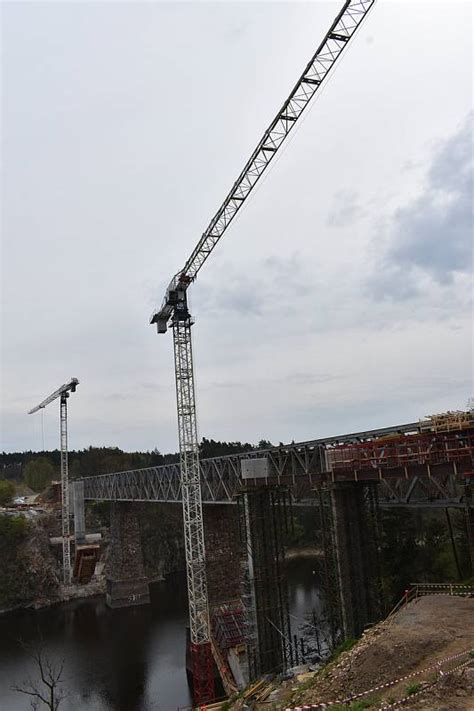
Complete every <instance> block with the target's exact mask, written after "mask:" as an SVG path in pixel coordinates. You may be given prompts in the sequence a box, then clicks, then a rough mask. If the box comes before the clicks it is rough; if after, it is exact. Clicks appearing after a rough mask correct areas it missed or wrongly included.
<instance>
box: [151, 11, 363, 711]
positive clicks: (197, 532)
mask: <svg viewBox="0 0 474 711" xmlns="http://www.w3.org/2000/svg"><path fill="white" fill-rule="evenodd" d="M374 2H375V0H346V1H345V2H344V4H343V7H342V9H341V11H340V12H339V14H338V15H337V17H336V18H335V20H334V22H333V23H332V25H331V27H330V28H329V30H328V32H327V33H326V36H325V37H324V39H323V40H322V42H321V44H320V45H319V47H318V48H317V50H316V52H315V53H314V55H313V56H312V57H311V59H310V61H309V63H308V64H307V66H306V67H305V69H304V71H303V73H302V75H301V76H300V78H299V79H298V81H297V83H296V85H295V87H294V88H293V90H292V92H291V93H290V95H289V97H288V98H287V99H286V101H285V103H284V104H283V106H282V107H281V109H280V110H279V111H278V113H277V114H276V116H275V118H274V119H273V121H272V122H271V124H270V126H269V127H268V128H267V130H266V131H265V133H264V134H263V137H262V139H261V140H260V141H259V143H258V145H257V147H256V148H255V150H254V151H253V153H252V155H251V156H250V158H249V160H248V161H247V163H246V164H245V166H244V168H243V170H242V172H241V173H240V175H239V176H238V178H237V180H236V181H235V183H234V185H233V186H232V188H231V190H230V191H229V193H228V194H227V196H226V198H225V200H224V202H223V203H222V205H221V206H220V208H219V209H218V211H217V212H216V214H215V215H214V217H213V218H212V220H211V221H210V223H209V225H208V227H207V229H206V230H205V232H204V234H203V235H202V237H201V239H200V240H199V242H198V243H197V245H196V247H195V248H194V250H193V252H192V253H191V256H190V257H189V259H188V260H187V262H186V264H185V265H184V267H183V269H180V270H179V271H178V272H177V273H176V274H175V275H174V277H173V278H172V280H171V282H170V284H169V286H168V288H167V289H166V293H165V296H164V299H163V303H162V305H161V308H160V309H159V310H158V311H156V312H155V313H153V315H152V317H151V319H150V323H152V324H156V326H157V330H158V333H166V330H167V327H168V326H171V327H172V330H173V343H174V363H175V378H176V397H177V409H178V433H179V451H180V467H181V488H182V500H183V520H184V535H185V550H186V572H187V587H188V598H189V617H190V631H191V653H192V659H193V679H194V695H195V701H196V703H202V702H205V701H209V700H210V699H212V698H213V678H212V657H211V648H210V629H209V613H208V598H207V584H206V569H205V548H204V529H203V517H202V501H201V482H200V473H199V448H198V435H197V422H196V396H195V387H194V370H193V354H192V344H191V326H192V325H193V323H194V321H193V318H192V316H191V314H190V313H189V309H188V302H187V290H188V288H189V286H190V284H191V283H192V282H193V281H194V280H195V279H196V277H197V275H198V272H199V271H200V269H201V268H202V266H203V264H204V262H205V261H206V259H207V258H208V257H209V255H210V254H211V252H212V250H213V249H214V247H215V246H216V245H217V243H218V242H219V240H220V239H221V237H222V236H223V235H224V233H225V231H226V229H227V228H228V227H229V225H230V223H231V222H232V220H233V219H234V217H235V216H236V214H237V213H238V211H239V210H240V209H241V208H242V205H243V204H244V202H245V201H246V200H247V198H248V197H249V195H250V193H251V192H252V190H253V188H254V187H255V185H256V183H257V182H258V180H259V179H260V178H261V176H262V175H263V173H264V172H265V170H266V169H267V168H268V166H269V165H270V163H271V162H272V160H273V159H274V158H275V155H276V154H277V153H278V151H279V149H280V148H281V146H282V145H283V143H284V142H285V139H286V138H287V136H288V135H289V134H290V133H291V131H292V130H293V129H294V127H295V125H296V124H297V122H298V119H299V118H300V117H301V115H302V113H303V112H304V110H305V109H306V107H307V106H308V104H309V103H310V101H311V99H312V98H313V97H314V96H315V94H316V93H317V92H318V90H319V88H320V87H321V85H322V84H323V83H324V81H325V80H326V78H327V76H328V75H329V73H330V72H331V70H332V68H333V67H334V65H335V63H336V62H337V60H338V58H339V57H340V56H341V54H342V53H343V52H344V50H345V49H346V47H347V45H348V43H349V40H350V39H351V38H352V36H353V35H354V33H355V32H356V30H357V28H358V27H359V26H360V24H361V22H362V21H363V20H364V18H365V17H366V15H367V13H368V12H369V10H370V9H371V7H372V5H373V4H374Z"/></svg>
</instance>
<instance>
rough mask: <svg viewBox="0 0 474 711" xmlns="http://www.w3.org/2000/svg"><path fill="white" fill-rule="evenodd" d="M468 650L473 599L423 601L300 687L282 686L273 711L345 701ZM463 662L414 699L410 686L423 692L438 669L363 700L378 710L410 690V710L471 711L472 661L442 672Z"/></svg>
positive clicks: (473, 629)
mask: <svg viewBox="0 0 474 711" xmlns="http://www.w3.org/2000/svg"><path fill="white" fill-rule="evenodd" d="M467 649H474V598H461V597H450V596H448V595H433V596H428V597H422V598H419V599H418V600H414V601H413V602H411V603H410V604H408V605H407V606H406V607H405V608H404V609H402V610H401V611H400V612H399V613H398V615H397V616H396V617H395V618H393V619H392V621H391V622H390V623H388V622H384V623H381V624H379V625H377V626H376V627H374V628H372V629H371V630H369V631H368V632H367V633H366V634H365V635H364V636H363V638H362V639H361V640H360V642H359V643H358V644H357V645H356V646H355V647H353V649H352V650H350V651H349V652H345V653H344V654H342V655H341V656H340V657H339V658H338V660H337V661H336V662H334V663H333V664H331V665H329V666H328V667H326V668H325V669H324V670H322V671H320V672H319V673H315V674H304V675H302V676H301V677H300V683H298V681H296V682H295V680H292V681H290V682H286V683H285V688H284V689H282V691H281V693H280V694H278V701H277V700H276V699H275V696H273V699H274V700H275V701H277V704H278V705H277V706H276V708H291V707H294V706H299V705H304V704H310V703H318V702H327V701H334V700H337V699H339V700H342V699H346V698H347V697H350V696H351V694H357V693H359V692H362V691H365V690H367V689H370V688H373V687H375V686H379V685H381V684H385V683H387V682H391V681H392V680H394V679H397V678H399V677H402V676H405V675H406V674H411V673H412V672H415V671H418V670H421V669H424V668H425V667H431V666H432V665H433V664H436V662H438V661H439V660H441V659H443V658H445V657H450V656H452V655H455V654H458V653H460V652H463V651H465V650H467ZM464 662H467V664H466V666H465V667H464V668H463V669H460V670H459V671H457V672H454V673H452V674H448V675H446V676H443V678H442V680H441V681H440V682H439V683H437V684H436V685H435V686H433V687H432V688H431V689H426V691H424V692H423V693H420V694H419V695H416V696H415V694H414V693H413V692H414V689H413V686H414V685H419V684H422V686H421V687H418V688H421V689H423V684H424V683H426V684H428V683H429V682H432V681H433V680H435V679H439V678H440V674H439V671H438V670H436V669H435V670H431V671H430V672H427V673H425V674H420V675H419V676H415V677H414V678H413V679H407V680H403V681H401V682H400V683H398V684H396V685H394V686H390V687H389V688H386V689H381V690H376V691H374V692H372V693H371V694H369V695H368V696H364V697H363V698H364V699H368V700H369V701H371V702H372V703H371V705H370V707H367V708H374V709H375V708H378V707H379V706H380V705H381V703H382V702H383V701H384V702H387V700H389V699H390V701H392V702H393V701H395V700H399V699H401V698H402V697H404V696H406V695H407V692H408V691H409V690H410V688H411V692H412V694H413V698H412V699H411V700H410V703H409V707H410V708H416V709H420V711H421V710H422V711H432V710H436V709H437V710H439V711H474V658H472V657H470V656H469V655H466V656H463V657H459V658H458V659H455V660H453V661H451V662H449V663H446V664H445V665H444V666H443V667H442V669H443V670H444V671H445V672H446V671H450V670H451V669H453V668H454V667H456V666H458V665H459V664H461V663H464ZM417 690H418V689H417ZM273 699H272V700H273ZM262 708H263V707H262ZM349 708H350V707H349Z"/></svg>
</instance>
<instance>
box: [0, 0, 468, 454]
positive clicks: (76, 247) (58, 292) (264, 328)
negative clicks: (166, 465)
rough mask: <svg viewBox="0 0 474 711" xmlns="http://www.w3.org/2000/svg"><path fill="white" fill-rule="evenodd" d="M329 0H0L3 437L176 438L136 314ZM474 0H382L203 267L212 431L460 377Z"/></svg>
mask: <svg viewBox="0 0 474 711" xmlns="http://www.w3.org/2000/svg"><path fill="white" fill-rule="evenodd" d="M340 5H341V0H337V1H336V2H319V1H318V2H311V3H299V2H294V1H292V2H278V3H273V2H262V3H257V2H236V3H233V2H224V1H221V2H216V3H211V2H190V3H180V2H173V3H165V2H147V3H141V2H120V3H119V2H76V3H72V2H48V3H43V2H33V3H22V2H11V3H9V2H3V3H2V14H3V21H2V46H3V56H2V92H3V95H2V143H3V170H2V178H3V205H2V233H3V255H2V267H3V297H4V300H3V305H4V306H3V325H2V349H3V350H2V391H3V392H2V394H3V397H2V407H3V433H2V445H1V448H2V449H4V450H6V451H15V450H29V449H33V450H37V449H41V448H42V445H43V436H44V444H45V447H46V448H47V449H53V448H55V447H57V446H58V427H59V424H58V403H57V402H56V403H54V404H52V405H50V406H49V407H48V408H47V409H46V411H45V412H44V416H43V423H42V415H41V413H38V414H36V415H27V414H26V413H27V411H28V410H29V409H30V408H31V407H33V406H34V405H36V404H37V403H38V402H39V401H40V400H42V399H44V398H45V397H46V396H47V395H48V394H49V393H50V392H52V391H53V390H55V389H56V388H57V387H58V386H59V385H60V384H61V383H63V382H65V381H67V380H68V379H69V378H70V377H77V378H79V380H80V386H79V387H78V390H77V393H76V394H75V395H73V396H72V397H71V398H70V400H69V428H70V438H69V444H70V448H76V449H77V448H83V447H86V446H89V445H100V446H103V445H113V446H119V447H122V448H124V449H128V450H130V449H153V448H154V447H157V448H158V449H160V450H161V451H164V452H166V451H175V450H176V449H177V426H176V406H175V390H174V368H173V360H172V347H171V346H172V338H171V334H170V333H168V334H167V335H166V336H158V335H157V334H156V331H155V330H154V327H152V326H150V325H148V319H149V316H150V313H151V312H152V311H153V309H154V308H155V307H156V306H157V305H158V304H159V303H160V302H161V299H162V296H163V293H164V289H165V287H166V285H167V283H168V282H169V279H170V278H171V276H172V275H173V274H174V273H175V272H176V271H177V269H178V268H180V267H181V266H183V264H184V262H185V260H186V258H187V257H188V256H189V254H190V252H191V250H192V248H193V247H194V245H195V243H196V242H197V241H198V239H199V237H200V235H201V233H202V231H203V230H204V228H205V227H206V226H207V224H208V222H209V220H210V218H211V217H212V215H213V214H214V212H215V211H216V209H217V207H218V206H219V205H220V203H221V202H222V200H223V198H224V196H225V195H226V193H227V191H228V190H229V188H230V186H231V185H232V183H233V182H234V180H235V179H236V177H237V175H238V173H239V172H240V170H241V168H242V167H243V165H244V163H245V162H246V160H247V158H248V156H249V154H250V152H251V150H252V149H253V148H254V146H255V144H256V143H257V142H258V140H259V139H260V137H261V134H262V133H263V130H264V129H265V128H266V126H267V125H268V123H269V122H270V120H271V119H272V118H273V116H274V114H275V113H276V111H277V109H278V108H279V107H280V106H281V104H282V102H283V100H284V99H285V98H286V96H287V94H288V93H289V91H290V90H291V88H292V87H293V85H294V83H295V81H296V79H297V77H298V76H299V75H300V73H301V71H302V69H303V67H304V66H305V65H306V63H307V61H308V60H309V58H310V57H311V55H312V54H313V52H314V50H315V48H316V46H317V45H318V44H319V42H320V40H321V38H322V36H323V35H324V34H325V32H326V31H327V29H328V27H329V25H330V23H331V21H332V19H333V18H334V16H335V15H336V14H337V12H338V9H339V7H340ZM471 32H472V25H471V4H470V3H469V2H455V1H453V0H449V2H432V1H431V0H430V1H429V2H428V1H426V2H418V3H417V2H412V1H411V0H406V2H404V1H402V0H399V1H397V2H395V1H393V2H390V0H379V1H378V2H377V3H376V4H375V7H374V9H373V11H372V12H371V14H370V16H369V17H368V18H367V20H366V22H365V23H364V24H363V26H362V27H361V29H360V31H359V32H358V34H357V35H356V37H355V39H354V41H353V43H352V44H351V46H350V47H349V48H348V50H347V54H346V55H345V56H344V59H343V60H342V62H341V63H340V64H339V66H338V68H337V70H336V71H335V73H334V75H333V76H332V78H331V80H330V81H329V82H328V84H327V86H326V87H325V89H324V91H322V92H321V94H320V95H319V96H318V98H317V100H316V101H315V102H314V104H313V106H312V108H311V110H310V111H309V112H308V113H307V115H306V116H305V118H304V120H303V121H302V124H301V126H299V127H298V128H297V129H295V131H294V133H293V135H292V138H291V139H290V140H289V142H288V145H287V146H286V148H285V149H284V150H283V151H282V155H281V156H280V157H279V158H278V159H277V160H276V161H275V162H274V165H272V168H271V169H269V171H268V174H267V175H266V177H265V178H264V179H263V181H262V183H261V185H259V187H258V188H257V189H256V190H255V192H254V194H253V195H252V197H251V199H249V201H248V204H246V206H245V207H244V208H243V210H242V212H241V214H240V215H239V217H238V218H237V219H236V220H235V223H234V224H233V225H232V227H231V228H230V229H229V230H228V232H227V234H226V236H225V237H224V239H223V240H222V241H221V242H220V244H219V246H218V247H217V249H216V250H215V252H214V253H213V255H212V256H211V258H210V259H209V260H208V262H207V263H206V265H205V267H204V268H203V270H202V272H201V273H200V276H199V279H198V281H197V282H196V284H195V285H193V287H192V289H191V290H190V291H191V292H192V296H191V299H192V309H193V314H194V316H195V318H196V325H195V326H194V329H193V331H194V352H195V364H196V381H197V400H198V413H199V430H200V435H201V436H206V437H213V438H215V439H224V440H230V439H232V440H236V439H240V440H246V441H252V442H257V441H258V440H259V439H261V438H267V439H270V440H271V441H272V442H276V443H278V442H279V441H284V442H288V441H291V440H296V441H298V440H305V439H312V438H315V437H321V436H324V435H330V434H338V433H344V432H349V431H357V430H360V429H363V428H372V427H379V426H387V425H392V424H397V423H402V422H410V421H413V420H416V419H418V418H419V417H421V416H423V415H426V414H429V413H433V412H439V411H443V410H446V409H457V408H464V407H465V405H466V401H467V398H468V397H469V396H470V395H472V385H471V383H472V310H471V309H472V306H471V300H470V297H471V294H472V289H471V284H472V282H471V276H470V273H471V269H472V251H471V239H472V93H471V82H472V56H471V50H472V48H471V39H470V38H471Z"/></svg>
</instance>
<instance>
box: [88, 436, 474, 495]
mask: <svg viewBox="0 0 474 711" xmlns="http://www.w3.org/2000/svg"><path fill="white" fill-rule="evenodd" d="M248 459H266V467H265V471H266V476H264V477H263V478H261V477H259V478H246V479H245V480H244V479H243V478H242V471H241V462H242V460H248ZM200 469H201V490H202V502H203V504H232V503H235V499H236V496H237V494H238V493H239V492H241V491H242V490H243V489H244V488H248V487H252V486H258V485H262V484H264V485H275V486H285V487H288V488H289V489H290V491H291V492H292V495H293V500H294V502H295V503H297V504H298V503H300V504H303V503H304V504H308V503H311V502H312V501H314V502H315V501H316V496H315V491H316V490H318V489H319V488H320V487H321V486H324V485H327V484H331V483H332V484H334V483H336V482H344V481H346V482H347V481H356V482H357V481H358V482H364V481H366V482H369V481H378V482H379V487H378V489H379V502H380V505H381V506H424V507H425V506H427V507H446V506H450V507H451V506H452V507H462V508H465V507H469V506H472V505H473V502H472V500H471V492H470V482H471V481H472V480H473V478H474V429H473V428H470V429H467V430H459V431H457V432H449V433H434V432H421V433H420V432H419V425H418V423H409V424H405V425H396V426H394V427H386V428H382V429H378V430H369V431H365V432H357V433H353V434H348V435H339V436H337V437H329V438H325V439H317V440H313V441H309V442H299V443H296V444H295V443H292V444H290V445H285V446H280V447H273V448H271V449H266V450H262V449H260V450H254V451H251V452H244V453H241V454H231V455H227V456H224V457H215V458H211V459H203V460H201V462H200ZM82 481H83V482H84V498H85V499H86V500H95V501H136V502H139V501H142V502H145V501H147V502H151V501H153V502H160V503H178V502H181V477H180V467H179V463H176V464H165V465H162V466H156V467H148V468H145V469H133V470H130V471H123V472H114V473H111V474H102V475H98V476H90V477H86V478H84V479H83V480H82Z"/></svg>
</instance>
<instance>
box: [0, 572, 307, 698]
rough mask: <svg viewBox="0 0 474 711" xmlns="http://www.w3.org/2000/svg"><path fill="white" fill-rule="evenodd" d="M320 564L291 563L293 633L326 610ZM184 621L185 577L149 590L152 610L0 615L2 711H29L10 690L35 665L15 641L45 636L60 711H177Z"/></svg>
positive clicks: (79, 607)
mask: <svg viewBox="0 0 474 711" xmlns="http://www.w3.org/2000/svg"><path fill="white" fill-rule="evenodd" d="M314 570H315V561H314V560H311V559H295V560H292V561H289V562H288V579H289V602H290V614H291V617H290V620H291V627H292V633H293V634H298V635H299V634H300V633H301V629H302V625H304V622H305V620H306V618H307V616H308V613H311V610H313V609H315V610H316V612H317V613H319V612H320V610H321V597H320V592H319V588H320V585H319V580H318V576H317V575H316V573H313V571H314ZM186 623H187V600H186V584H185V579H184V575H176V576H173V577H171V578H169V579H168V580H167V581H165V582H162V583H155V584H154V585H153V586H152V589H151V605H149V606H145V607H140V608H132V609H128V610H109V609H107V608H106V606H105V601H104V599H103V598H94V599H89V600H78V601H74V602H70V603H65V604H63V605H57V606H55V607H51V608H48V609H44V610H39V611H36V612H34V611H27V610H22V611H18V612H15V613H11V614H9V615H7V616H3V617H0V710H1V711H26V709H28V708H29V701H28V699H27V698H26V697H24V696H22V695H20V694H18V693H16V692H13V691H11V686H12V685H13V684H18V685H21V684H22V683H24V681H25V680H26V679H27V678H28V675H31V676H32V677H33V678H36V677H37V670H36V669H35V666H34V664H33V663H32V662H31V660H30V659H28V657H27V656H26V654H25V652H24V650H23V649H22V648H21V646H20V644H19V643H18V640H19V639H23V640H24V641H25V642H28V641H32V640H34V639H35V638H37V637H38V634H39V633H40V634H41V635H42V637H43V639H44V642H45V645H46V649H47V652H48V654H49V656H50V657H51V658H52V659H53V660H56V661H60V660H61V659H63V658H64V659H65V667H64V669H65V674H64V681H65V683H64V687H65V688H66V689H67V690H68V693H69V696H68V698H67V700H66V701H65V702H64V704H63V705H62V706H61V711H175V709H177V708H178V707H184V706H187V705H189V704H190V701H191V700H190V697H189V692H188V688H187V683H186V673H185V668H184V659H185V657H184V652H185V629H186Z"/></svg>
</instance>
